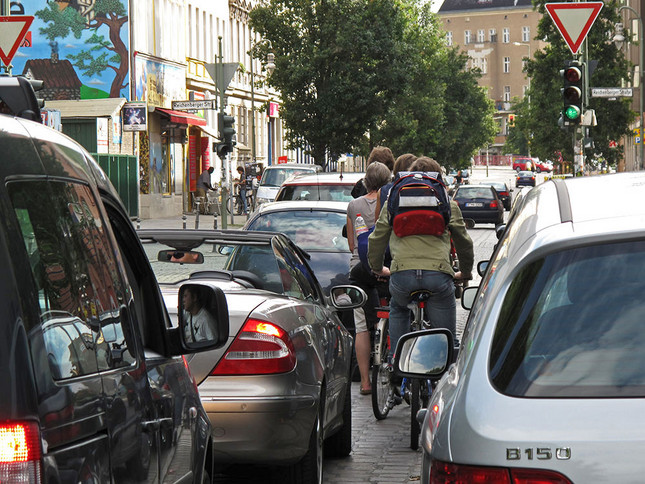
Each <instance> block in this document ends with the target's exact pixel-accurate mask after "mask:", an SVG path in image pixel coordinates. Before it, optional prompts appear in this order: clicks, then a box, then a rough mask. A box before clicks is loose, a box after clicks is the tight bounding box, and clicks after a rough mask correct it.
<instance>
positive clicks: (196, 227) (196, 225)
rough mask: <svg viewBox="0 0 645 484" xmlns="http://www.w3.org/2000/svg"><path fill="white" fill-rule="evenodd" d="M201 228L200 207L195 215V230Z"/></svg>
mask: <svg viewBox="0 0 645 484" xmlns="http://www.w3.org/2000/svg"><path fill="white" fill-rule="evenodd" d="M198 228H199V207H198V209H197V213H196V214H195V229H198Z"/></svg>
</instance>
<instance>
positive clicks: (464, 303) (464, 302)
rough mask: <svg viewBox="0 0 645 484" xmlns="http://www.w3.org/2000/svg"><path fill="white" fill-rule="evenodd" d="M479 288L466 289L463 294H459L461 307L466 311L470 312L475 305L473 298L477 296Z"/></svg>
mask: <svg viewBox="0 0 645 484" xmlns="http://www.w3.org/2000/svg"><path fill="white" fill-rule="evenodd" d="M478 290H479V286H473V287H467V288H465V289H464V292H463V293H462V294H461V307H462V308H464V309H467V310H471V309H472V307H473V304H474V303H475V296H477V291H478Z"/></svg>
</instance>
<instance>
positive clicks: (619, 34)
mask: <svg viewBox="0 0 645 484" xmlns="http://www.w3.org/2000/svg"><path fill="white" fill-rule="evenodd" d="M625 9H626V10H629V11H630V12H632V13H633V14H634V15H635V16H636V18H637V19H638V27H639V34H638V54H639V56H638V59H639V60H638V93H639V96H638V97H639V107H640V120H639V125H638V126H639V131H640V133H639V134H640V145H639V147H638V152H639V154H638V158H639V159H638V161H637V162H636V170H642V169H643V166H644V165H643V160H645V158H644V157H643V153H644V151H645V150H644V146H643V104H644V101H645V97H644V94H645V89H644V87H643V79H644V77H643V67H644V66H645V62H643V59H644V58H645V57H644V55H643V19H642V18H641V16H640V15H639V14H638V12H637V11H636V10H634V9H633V8H632V7H630V6H628V5H623V6H621V7H620V8H619V9H618V13H620V12H622V11H623V10H625ZM624 41H625V35H624V33H623V24H622V23H619V24H616V34H615V35H614V42H615V43H616V44H619V43H622V42H624Z"/></svg>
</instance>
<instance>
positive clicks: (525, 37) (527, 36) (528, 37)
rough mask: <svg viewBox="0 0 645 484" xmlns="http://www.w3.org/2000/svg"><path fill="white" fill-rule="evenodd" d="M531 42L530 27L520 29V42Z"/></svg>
mask: <svg viewBox="0 0 645 484" xmlns="http://www.w3.org/2000/svg"><path fill="white" fill-rule="evenodd" d="M529 40H531V27H522V42H528V41H529Z"/></svg>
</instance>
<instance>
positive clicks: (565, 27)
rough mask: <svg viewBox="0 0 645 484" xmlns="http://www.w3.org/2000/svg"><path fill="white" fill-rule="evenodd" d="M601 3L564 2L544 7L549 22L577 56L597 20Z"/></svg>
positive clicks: (548, 4)
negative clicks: (550, 21) (549, 19)
mask: <svg viewBox="0 0 645 484" xmlns="http://www.w3.org/2000/svg"><path fill="white" fill-rule="evenodd" d="M602 6H603V2H573V3H572V2H566V3H547V4H546V5H545V7H546V10H547V12H548V13H549V16H550V17H551V20H553V23H555V26H556V27H557V29H558V31H559V32H560V34H561V35H562V37H563V38H564V41H565V42H566V43H567V45H568V46H569V49H570V50H571V53H572V54H574V55H575V54H577V53H578V50H580V46H581V45H582V41H583V40H585V37H586V36H587V34H588V33H589V30H590V29H591V26H592V25H593V23H594V22H595V21H596V18H598V14H599V13H600V9H601V8H602Z"/></svg>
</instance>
